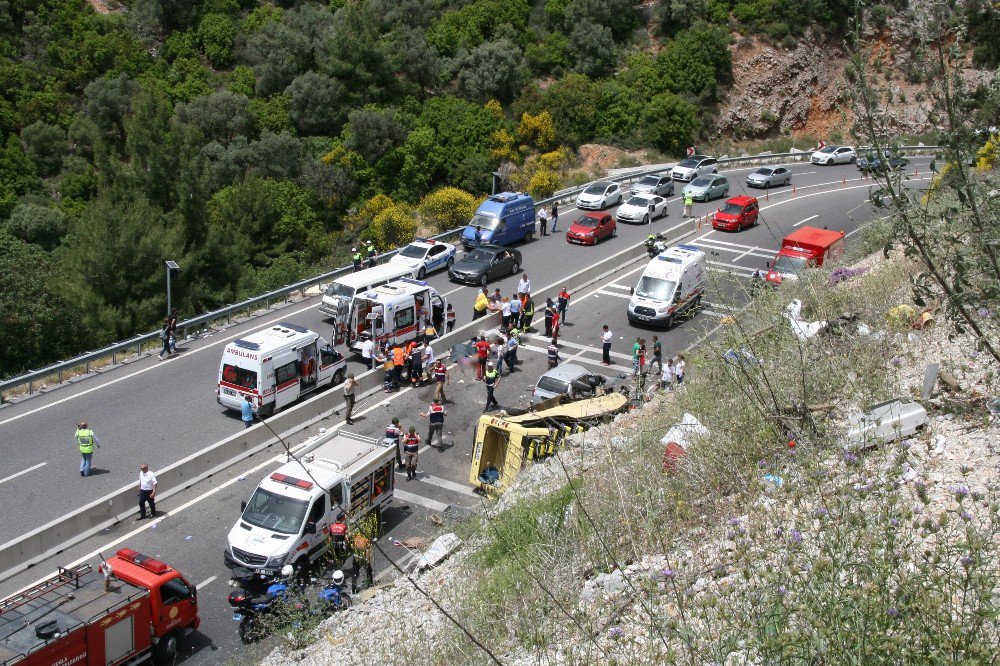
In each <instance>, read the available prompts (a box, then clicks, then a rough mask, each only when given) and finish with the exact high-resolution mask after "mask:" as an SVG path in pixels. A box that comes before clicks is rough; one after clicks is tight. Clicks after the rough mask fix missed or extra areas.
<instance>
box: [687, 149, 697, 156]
mask: <svg viewBox="0 0 1000 666" xmlns="http://www.w3.org/2000/svg"><path fill="white" fill-rule="evenodd" d="M696 152H698V149H697V148H695V147H694V146H689V147H688V149H687V156H688V157H691V156H692V155H694V154H695V153H696Z"/></svg>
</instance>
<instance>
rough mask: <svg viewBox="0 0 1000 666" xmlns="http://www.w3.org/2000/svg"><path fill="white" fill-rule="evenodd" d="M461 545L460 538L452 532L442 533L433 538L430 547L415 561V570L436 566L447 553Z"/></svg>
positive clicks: (452, 551) (449, 553)
mask: <svg viewBox="0 0 1000 666" xmlns="http://www.w3.org/2000/svg"><path fill="white" fill-rule="evenodd" d="M461 545H462V540H461V539H459V538H458V535H457V534H455V533H454V532H449V533H448V534H442V535H441V536H439V537H438V538H437V539H434V543H432V544H431V547H430V548H428V549H427V550H426V551H425V552H424V554H423V555H422V556H421V557H420V560H418V561H417V565H416V570H417V571H423V570H424V569H430V568H431V567H436V566H437V565H438V564H440V563H441V562H443V561H444V560H445V559H446V558H447V557H448V556H449V555H451V554H452V553H454V552H455V551H456V550H458V547H459V546H461Z"/></svg>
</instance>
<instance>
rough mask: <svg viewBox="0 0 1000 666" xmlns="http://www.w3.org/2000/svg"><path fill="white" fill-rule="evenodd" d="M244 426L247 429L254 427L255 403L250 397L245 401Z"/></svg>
mask: <svg viewBox="0 0 1000 666" xmlns="http://www.w3.org/2000/svg"><path fill="white" fill-rule="evenodd" d="M243 425H244V427H246V428H249V427H250V426H252V425H253V403H252V402H251V401H250V396H249V395H248V396H246V397H245V399H244V401H243Z"/></svg>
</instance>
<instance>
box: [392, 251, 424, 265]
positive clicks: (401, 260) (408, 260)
mask: <svg viewBox="0 0 1000 666" xmlns="http://www.w3.org/2000/svg"><path fill="white" fill-rule="evenodd" d="M389 263H390V264H399V265H400V266H409V267H411V268H415V267H417V266H420V265H421V264H423V263H424V260H423V259H414V258H412V257H401V256H400V255H398V254H397V255H395V256H394V257H393V258H392V259H390V260H389Z"/></svg>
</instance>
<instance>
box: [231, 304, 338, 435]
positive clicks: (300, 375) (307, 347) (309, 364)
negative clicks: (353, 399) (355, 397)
mask: <svg viewBox="0 0 1000 666" xmlns="http://www.w3.org/2000/svg"><path fill="white" fill-rule="evenodd" d="M346 372H347V360H346V359H345V358H344V355H343V354H341V353H340V352H338V351H337V350H335V349H334V348H333V347H331V346H330V344H329V343H328V342H327V341H326V340H324V339H323V338H322V337H320V335H319V334H318V333H315V332H313V331H310V330H309V329H308V328H305V327H303V326H298V325H296V324H290V323H288V322H286V321H283V322H281V323H280V324H275V325H274V326H271V327H270V328H267V329H264V330H263V331H258V332H257V333H254V334H253V335H250V336H247V337H245V338H241V339H239V340H233V341H232V342H230V343H229V344H228V345H226V349H225V350H224V351H223V352H222V362H221V363H220V364H219V386H218V388H217V389H216V395H217V397H218V400H219V404H220V405H222V406H224V407H227V408H229V409H235V410H240V409H242V408H243V402H244V399H245V397H246V396H248V395H249V396H250V399H251V402H252V403H253V410H254V413H255V414H260V415H262V416H269V415H271V414H273V413H274V412H276V411H278V410H279V409H281V408H282V407H284V406H285V405H289V404H291V403H293V402H295V401H296V400H298V399H299V398H300V397H301V396H303V395H305V394H306V393H309V392H310V391H315V390H316V389H317V388H320V387H321V386H326V385H327V384H339V383H340V382H342V381H344V375H345V373H346Z"/></svg>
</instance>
